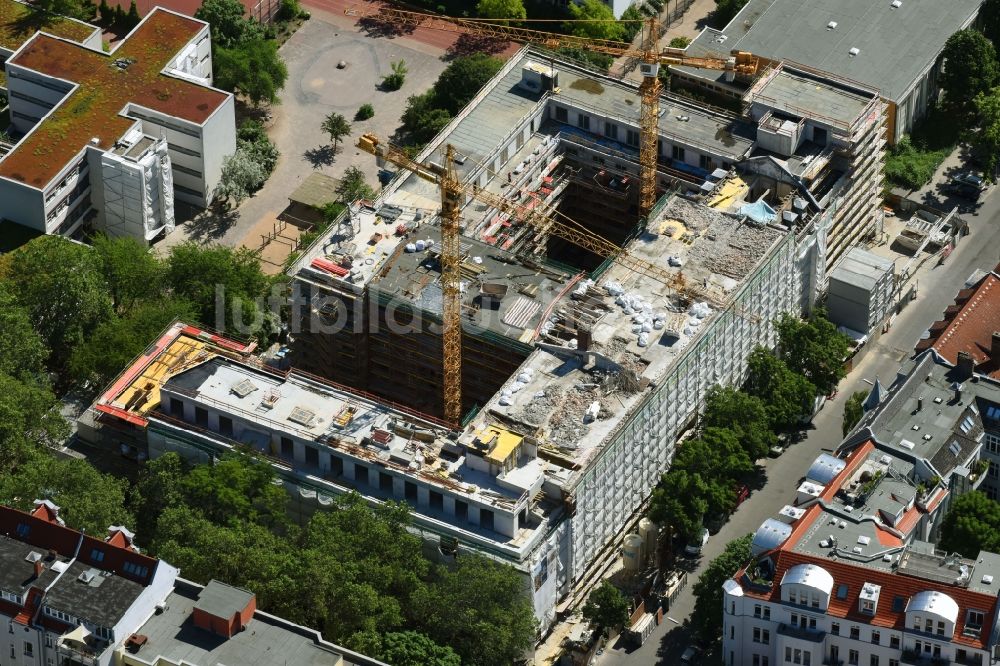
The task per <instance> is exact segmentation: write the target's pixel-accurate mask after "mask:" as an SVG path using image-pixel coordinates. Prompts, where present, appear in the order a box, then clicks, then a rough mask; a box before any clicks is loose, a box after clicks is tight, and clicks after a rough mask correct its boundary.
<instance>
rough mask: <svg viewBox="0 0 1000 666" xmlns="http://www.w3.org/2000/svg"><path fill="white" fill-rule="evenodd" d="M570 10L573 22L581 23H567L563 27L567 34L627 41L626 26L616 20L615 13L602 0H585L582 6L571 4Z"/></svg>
mask: <svg viewBox="0 0 1000 666" xmlns="http://www.w3.org/2000/svg"><path fill="white" fill-rule="evenodd" d="M568 9H569V13H570V16H571V17H572V19H573V21H579V22H578V23H574V22H567V23H566V24H565V25H564V26H563V28H564V29H565V30H566V31H567V32H569V33H572V34H574V35H576V36H577V37H586V38H589V39H608V40H611V41H618V42H620V41H623V40H624V39H625V26H624V25H623V24H621V23H618V22H617V21H616V20H615V15H614V12H612V11H611V8H610V7H608V6H607V5H606V4H604V3H603V2H602V1H601V0H583V2H582V3H580V4H576V3H574V2H571V3H570V4H569V5H568Z"/></svg>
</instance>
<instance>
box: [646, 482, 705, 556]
mask: <svg viewBox="0 0 1000 666" xmlns="http://www.w3.org/2000/svg"><path fill="white" fill-rule="evenodd" d="M708 494H709V489H708V483H707V482H706V481H705V480H704V479H703V478H702V477H701V475H700V474H692V473H689V472H687V471H686V470H684V469H682V468H680V467H677V466H676V465H675V466H673V467H671V468H670V470H669V471H667V473H666V474H664V475H663V477H662V478H661V479H660V483H659V484H658V485H657V486H656V488H655V489H654V490H653V496H652V498H651V500H650V511H649V513H650V518H652V519H653V520H654V521H656V522H657V523H659V524H661V525H664V526H667V535H668V536H669V537H670V538H671V539H672V538H673V534H674V532H676V533H677V535H678V536H679V537H680V539H681V541H682V542H684V543H687V542H690V541H691V540H692V539H694V537H695V536H696V535H697V534H698V531H699V530H701V528H702V525H703V524H704V520H705V514H706V513H708V500H707V499H706V498H707V496H708Z"/></svg>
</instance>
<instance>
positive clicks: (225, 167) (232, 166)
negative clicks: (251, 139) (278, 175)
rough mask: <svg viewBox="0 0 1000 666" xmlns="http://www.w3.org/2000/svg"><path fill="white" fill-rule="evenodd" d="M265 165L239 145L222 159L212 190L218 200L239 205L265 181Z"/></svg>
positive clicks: (266, 173) (266, 174)
mask: <svg viewBox="0 0 1000 666" xmlns="http://www.w3.org/2000/svg"><path fill="white" fill-rule="evenodd" d="M267 176H268V172H267V169H266V165H265V164H264V163H263V162H262V161H261V160H259V159H256V158H255V157H254V156H253V155H252V154H251V153H250V152H249V151H247V150H244V149H242V148H240V147H237V148H236V152H235V153H233V154H232V155H228V156H226V157H225V158H223V160H222V173H220V174H219V182H218V183H217V184H216V186H215V190H214V191H213V192H212V196H213V197H215V199H216V200H218V201H224V202H228V201H232V202H234V203H235V204H236V205H237V206H239V205H240V204H241V203H243V201H244V200H245V199H246V198H248V197H249V196H250V195H251V194H253V193H254V192H256V191H257V190H259V189H260V188H261V187H262V186H263V185H264V183H265V181H267Z"/></svg>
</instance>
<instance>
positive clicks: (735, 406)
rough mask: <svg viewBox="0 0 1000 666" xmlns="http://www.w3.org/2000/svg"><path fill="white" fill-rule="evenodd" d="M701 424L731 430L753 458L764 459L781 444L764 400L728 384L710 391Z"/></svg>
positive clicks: (706, 398) (706, 397) (751, 458)
mask: <svg viewBox="0 0 1000 666" xmlns="http://www.w3.org/2000/svg"><path fill="white" fill-rule="evenodd" d="M702 426H703V427H706V428H711V427H715V428H729V429H730V430H732V431H733V433H734V434H735V435H736V437H737V439H738V440H739V442H740V446H741V447H742V448H743V450H744V451H746V454H747V456H748V457H749V458H750V460H757V459H759V458H763V457H764V456H765V455H767V452H768V449H770V448H771V447H772V446H774V445H775V444H777V443H778V437H777V435H775V434H774V431H772V430H771V424H770V419H769V418H768V415H767V406H766V405H765V404H764V401H763V400H761V399H760V398H758V397H757V396H753V395H749V394H748V393H744V392H742V391H738V390H736V389H734V388H732V387H728V386H727V387H720V386H714V387H712V388H711V389H710V390H709V391H708V394H707V395H706V396H705V413H704V416H703V417H702Z"/></svg>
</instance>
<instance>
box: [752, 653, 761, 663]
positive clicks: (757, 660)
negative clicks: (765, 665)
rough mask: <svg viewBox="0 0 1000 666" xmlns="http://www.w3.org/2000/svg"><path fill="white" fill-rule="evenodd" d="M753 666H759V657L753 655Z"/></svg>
mask: <svg viewBox="0 0 1000 666" xmlns="http://www.w3.org/2000/svg"><path fill="white" fill-rule="evenodd" d="M752 662H753V666H760V655H759V654H755V655H754V656H753V659H752Z"/></svg>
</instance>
